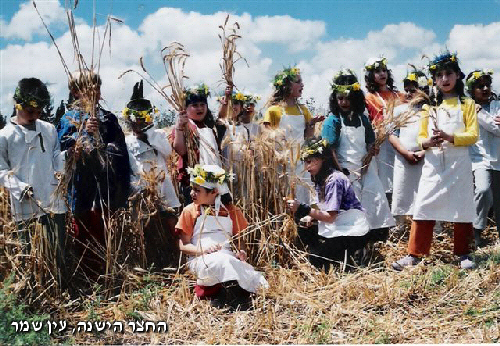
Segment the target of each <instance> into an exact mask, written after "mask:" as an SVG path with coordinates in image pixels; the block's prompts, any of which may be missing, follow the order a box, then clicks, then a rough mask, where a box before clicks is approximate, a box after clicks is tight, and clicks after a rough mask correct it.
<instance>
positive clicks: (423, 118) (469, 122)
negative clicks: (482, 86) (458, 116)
mask: <svg viewBox="0 0 500 346" xmlns="http://www.w3.org/2000/svg"><path fill="white" fill-rule="evenodd" d="M439 107H443V108H448V109H453V108H455V109H456V108H457V107H458V97H452V98H449V99H445V100H443V102H442V103H441V105H440V106H439ZM461 107H462V113H463V117H464V125H465V129H464V130H463V131H459V132H455V133H454V134H453V142H454V145H455V146H457V147H465V146H469V145H472V144H474V143H476V141H477V138H478V135H479V125H478V123H477V114H476V104H475V102H474V101H473V100H472V99H470V98H466V99H465V100H464V102H462V104H461ZM428 125H429V106H428V105H424V107H423V108H422V112H421V115H420V129H419V131H418V144H420V147H422V142H423V141H424V140H426V139H427V138H429V133H428V128H429V126H428Z"/></svg>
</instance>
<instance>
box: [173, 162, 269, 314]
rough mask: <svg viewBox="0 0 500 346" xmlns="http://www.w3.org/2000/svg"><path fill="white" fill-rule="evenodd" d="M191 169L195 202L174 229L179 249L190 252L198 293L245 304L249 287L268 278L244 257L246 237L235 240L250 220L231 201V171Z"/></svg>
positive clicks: (251, 289) (207, 167)
mask: <svg viewBox="0 0 500 346" xmlns="http://www.w3.org/2000/svg"><path fill="white" fill-rule="evenodd" d="M188 172H189V174H190V182H191V187H192V191H191V198H192V199H193V203H191V204H190V205H188V206H186V207H185V208H184V210H183V211H182V214H181V216H180V217H179V221H178V222H177V225H176V229H177V232H178V233H179V234H180V240H179V247H180V250H181V251H182V252H183V253H185V254H187V255H188V256H189V258H188V266H189V269H190V270H191V271H192V272H193V273H194V274H195V275H196V278H197V286H196V287H195V292H196V295H197V296H198V297H199V298H202V299H207V298H209V299H211V300H212V305H214V306H216V307H224V306H227V305H229V306H230V307H231V308H235V309H237V308H240V309H242V310H243V309H246V308H248V307H249V305H250V304H249V303H250V299H249V298H250V293H255V292H256V291H257V289H258V288H259V287H265V288H266V287H267V286H268V284H267V281H266V280H265V279H264V276H263V275H262V274H261V273H260V272H258V271H256V270H255V269H254V268H253V267H252V266H251V265H250V264H248V263H246V262H245V261H246V257H247V254H246V252H245V250H244V249H245V243H244V242H243V240H241V239H239V240H238V241H236V242H233V241H232V240H233V237H234V236H236V235H238V233H240V232H241V231H242V230H244V229H245V228H246V227H247V225H248V222H247V220H246V219H245V217H244V216H243V213H242V212H241V210H240V209H238V208H237V207H235V206H234V205H233V204H232V200H231V195H230V194H229V188H228V186H227V182H228V181H229V174H227V173H226V172H225V170H224V169H222V168H220V167H219V166H217V165H203V166H200V165H196V166H195V167H194V169H192V168H190V169H189V170H188ZM231 246H233V247H235V248H236V252H233V250H232V249H231Z"/></svg>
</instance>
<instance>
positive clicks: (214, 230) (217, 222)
mask: <svg viewBox="0 0 500 346" xmlns="http://www.w3.org/2000/svg"><path fill="white" fill-rule="evenodd" d="M232 229H233V222H232V220H231V218H230V217H229V216H212V215H205V213H204V210H203V208H202V210H201V215H200V216H199V217H198V218H197V219H196V222H195V225H194V230H193V238H192V239H191V244H193V245H195V246H196V247H197V248H199V249H207V248H209V247H211V246H213V245H217V244H220V243H223V244H224V246H223V248H222V249H221V250H219V251H217V252H214V253H211V254H206V255H202V256H197V257H192V256H191V257H190V258H189V260H188V266H189V269H190V270H191V271H192V272H194V273H195V274H196V278H197V282H196V283H197V284H198V285H203V286H213V285H215V284H218V283H221V282H227V281H232V280H236V281H237V282H238V285H240V287H241V288H243V289H245V290H247V291H249V292H256V291H257V289H258V288H259V287H261V286H262V287H264V288H267V287H268V283H267V281H266V279H265V278H264V276H263V275H262V273H260V272H258V271H256V270H255V269H254V268H253V267H252V266H251V265H250V264H248V263H246V262H243V261H240V260H239V259H237V258H236V255H235V254H234V253H233V252H232V251H231V247H230V239H231V236H232Z"/></svg>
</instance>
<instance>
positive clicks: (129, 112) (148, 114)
mask: <svg viewBox="0 0 500 346" xmlns="http://www.w3.org/2000/svg"><path fill="white" fill-rule="evenodd" d="M158 113H159V111H158V108H156V107H153V108H150V109H146V110H142V111H138V110H135V109H131V108H128V107H125V108H124V109H123V110H122V115H123V117H124V118H125V120H128V121H132V122H136V121H137V120H138V119H144V121H145V122H147V123H151V122H153V114H158Z"/></svg>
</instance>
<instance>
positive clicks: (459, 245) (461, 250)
mask: <svg viewBox="0 0 500 346" xmlns="http://www.w3.org/2000/svg"><path fill="white" fill-rule="evenodd" d="M471 239H472V223H470V222H468V223H466V222H455V224H454V225H453V252H454V253H455V255H457V256H462V255H467V254H469V253H470V251H471V250H470V246H469V245H470V241H471Z"/></svg>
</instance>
